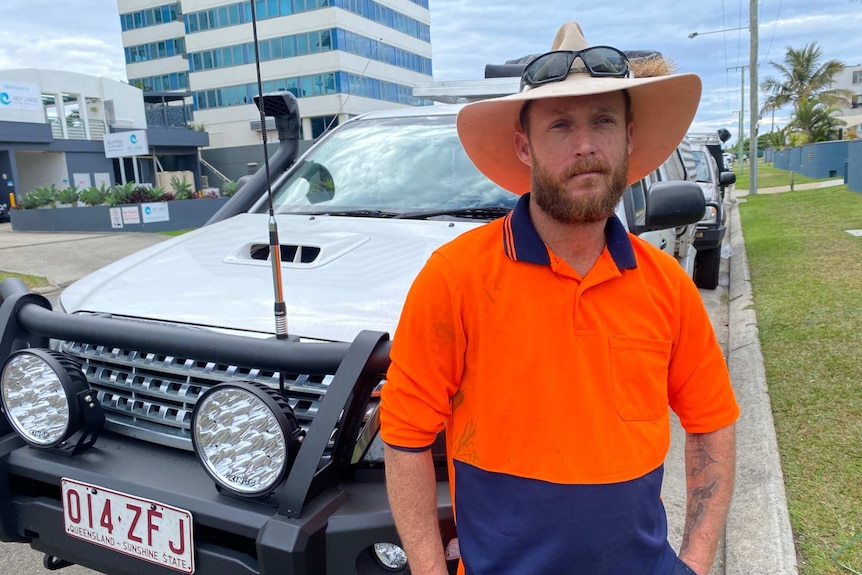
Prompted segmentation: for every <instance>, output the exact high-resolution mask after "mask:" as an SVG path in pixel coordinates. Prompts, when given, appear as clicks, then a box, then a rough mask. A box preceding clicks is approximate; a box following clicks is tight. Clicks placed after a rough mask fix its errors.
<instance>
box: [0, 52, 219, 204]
mask: <svg viewBox="0 0 862 575" xmlns="http://www.w3.org/2000/svg"><path fill="white" fill-rule="evenodd" d="M172 97H174V96H173V95H171V94H164V93H156V92H142V91H141V90H139V89H137V88H135V87H133V86H129V85H128V84H124V83H122V82H117V81H115V80H109V79H107V78H100V77H97V76H89V75H86V74H78V73H76V72H67V71H59V70H40V69H30V68H28V69H19V70H0V203H5V202H6V201H7V199H11V198H9V196H10V194H11V195H14V196H15V198H17V200H16V201H18V200H20V199H21V198H22V197H23V196H24V195H25V194H27V193H29V192H31V191H33V190H34V189H36V188H39V187H42V186H51V185H53V186H54V187H56V188H57V189H64V188H68V187H72V186H77V187H78V188H80V189H85V188H89V187H100V186H103V185H104V186H105V187H110V186H112V185H113V184H116V183H125V182H126V181H136V182H146V183H156V182H157V172H159V171H173V170H188V171H190V172H192V174H193V175H194V179H195V189H200V188H201V186H202V179H201V173H200V167H199V163H198V150H199V148H200V147H203V146H206V145H207V143H208V139H207V135H206V134H205V133H202V132H199V131H195V130H189V129H188V127H187V125H186V122H185V119H184V118H183V116H182V115H181V114H180V115H179V116H178V117H177V115H176V114H175V112H177V111H181V110H182V108H176V107H173V106H170V99H171V98H172ZM123 132H128V133H129V134H128V135H129V137H131V136H132V135H135V137H138V136H140V138H141V141H140V145H139V146H137V148H139V149H138V150H137V152H136V153H135V154H134V155H132V154H122V153H120V154H113V153H109V152H108V146H106V140H110V139H112V138H111V136H116V135H118V134H120V133H123ZM113 139H116V138H113ZM121 139H122V137H121ZM140 148H143V149H140ZM10 203H11V202H10Z"/></svg>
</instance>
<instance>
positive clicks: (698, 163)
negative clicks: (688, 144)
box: [691, 151, 712, 183]
mask: <svg viewBox="0 0 862 575" xmlns="http://www.w3.org/2000/svg"><path fill="white" fill-rule="evenodd" d="M691 154H692V156H694V167H695V170H696V171H697V181H698V182H707V183H712V180H710V179H709V164H707V162H708V161H709V160H708V159H707V156H706V152H700V151H693V152H692V153H691Z"/></svg>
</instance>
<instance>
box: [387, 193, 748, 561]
mask: <svg viewBox="0 0 862 575" xmlns="http://www.w3.org/2000/svg"><path fill="white" fill-rule="evenodd" d="M605 233H606V237H607V246H606V248H605V249H604V251H603V253H602V254H601V255H600V257H599V258H598V260H597V261H596V262H595V264H594V266H593V268H592V269H591V270H590V271H589V272H588V273H587V274H586V276H585V277H583V278H582V277H580V276H579V274H577V273H576V272H575V271H574V270H573V269H572V268H571V267H570V266H569V265H568V264H567V263H566V262H564V261H563V260H561V259H560V258H558V257H557V256H555V255H554V254H553V253H551V251H550V250H549V249H548V248H547V247H546V246H545V245H544V243H543V242H542V241H541V239H540V238H539V236H538V233H537V232H536V230H535V228H534V227H533V225H532V222H531V220H530V217H529V194H526V195H525V196H523V197H522V198H521V200H520V201H519V202H518V205H517V206H516V208H515V209H514V211H513V212H511V213H510V214H509V215H508V216H506V217H505V218H502V219H500V220H496V221H494V222H491V223H489V224H487V225H485V226H482V227H481V228H478V229H476V230H473V231H470V232H468V233H466V234H464V235H462V236H460V237H458V238H456V239H455V240H453V241H452V242H450V243H449V244H446V245H444V246H442V247H441V248H439V249H438V250H437V251H435V252H434V253H433V254H432V256H431V257H430V258H429V260H428V262H427V264H426V266H425V267H424V269H423V270H422V271H421V272H420V274H419V275H418V277H417V278H416V281H415V282H414V284H413V287H412V288H411V290H410V293H409V295H408V297H407V301H406V303H405V306H404V310H403V312H402V315H401V320H400V323H399V326H398V329H397V331H396V334H395V338H394V340H393V346H392V351H391V358H392V364H391V366H390V368H389V372H388V375H387V383H386V385H385V386H384V387H383V391H382V403H381V426H382V428H381V435H382V438H383V440H384V441H385V442H386V443H387V444H388V445H390V446H391V447H393V448H396V449H402V450H409V451H420V450H425V449H428V448H429V447H430V446H431V444H432V443H433V442H434V439H435V437H436V436H437V434H438V433H439V432H440V431H442V430H443V428H444V427H445V429H446V439H447V451H448V457H449V460H450V482H451V485H452V488H453V502H454V504H455V513H456V518H457V525H458V537H459V542H460V546H461V552H462V557H463V561H464V567H465V568H466V572H467V573H477V574H480V573H489V574H490V573H494V574H495V575H500V574H504V573H512V574H513V575H514V574H515V573H527V572H532V573H552V572H553V573H564V572H565V573H580V572H585V573H587V572H588V573H604V572H607V573H616V574H625V573H633V574H634V573H638V574H654V575H664V574H665V573H668V574H669V573H671V572H672V561H673V560H674V559H675V556H674V554H673V552H672V550H670V549H669V547H668V545H667V541H666V532H667V527H666V517H665V515H664V509H663V507H662V506H661V502H660V498H659V496H660V489H661V476H662V472H663V469H662V463H663V461H664V459H665V456H666V454H667V450H668V446H669V443H670V421H669V413H668V407H670V408H671V409H673V410H674V411H675V412H676V413H677V415H678V416H679V418H680V421H681V423H682V425H683V427H684V428H685V429H686V430H687V431H689V432H691V433H707V432H711V431H715V430H718V429H720V428H723V427H726V426H727V425H730V424H732V423H733V422H734V421H735V420H736V418H737V417H738V414H739V408H738V406H737V404H736V401H735V398H734V394H733V390H732V388H731V385H730V379H729V376H728V372H727V367H726V364H725V360H724V357H723V355H722V353H721V350H720V348H719V346H718V344H717V342H716V339H715V335H714V332H713V329H712V326H711V324H710V322H709V318H708V316H707V313H706V310H705V309H704V306H703V303H702V301H701V298H700V294H699V293H698V291H697V289H696V287H695V286H694V284H693V283H692V281H691V279H690V278H689V277H688V276H687V275H686V273H685V271H684V270H683V269H682V268H681V267H680V265H679V264H678V263H677V262H676V260H674V259H673V258H671V257H670V256H668V255H667V254H664V253H662V252H660V251H659V250H657V249H655V248H654V247H652V246H650V245H649V244H648V243H646V242H644V241H643V240H640V239H639V238H637V237H636V236H633V235H631V234H628V233H627V232H626V231H625V229H624V228H623V226H622V224H621V223H620V222H619V220H618V219H617V218H616V217H612V218H610V219H609V220H608V223H607V226H606V232H605ZM456 493H457V497H456ZM465 494H469V495H465ZM537 537H538V539H536V538H537ZM548 538H550V539H551V540H558V542H559V545H556V546H554V545H552V544H551V545H550V547H549V543H548V541H547V539H548ZM525 547H526V548H527V549H531V550H532V551H533V552H529V553H527V555H528V557H529V561H527V562H525V563H518V561H520V560H522V559H523V557H524V552H523V550H524V548H525ZM512 549H518V550H519V551H518V553H519V555H517V556H513V555H512ZM539 549H541V552H539V551H538V550H539ZM501 557H502V558H501ZM562 565H566V566H567V567H566V568H565V569H562V570H558V569H561V566H562ZM578 565H582V566H583V569H582V570H578V568H576V566H578ZM602 565H603V566H604V567H602V568H601V569H599V568H598V566H602ZM524 569H526V570H524Z"/></svg>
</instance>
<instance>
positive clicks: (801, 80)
mask: <svg viewBox="0 0 862 575" xmlns="http://www.w3.org/2000/svg"><path fill="white" fill-rule="evenodd" d="M822 60H823V50H821V49H820V47H819V46H818V45H817V42H812V43H811V44H809V45H807V46H805V48H803V49H801V50H796V49H794V48H792V47H790V46H788V47H787V54H786V55H785V56H784V63H783V64H779V63H777V62H772V61H770V62H769V63H770V64H772V65H773V66H775V67H776V68H777V69H778V71H779V72H780V73H781V76H782V77H780V78H773V77H771V76H770V77H767V78H766V79H765V80H764V81H763V82H761V84H760V89H761V90H762V91H763V92H766V93H768V94H770V96H769V97H768V98H767V99H766V102H764V105H763V109H762V110H761V113H762V112H768V111H774V110H777V109H779V108H782V107H784V106H786V105H788V104H792V105H793V108H794V111H795V110H796V109H797V108H798V106H799V103H800V102H801V101H803V100H806V101H809V102H815V101H816V102H821V103H823V104H824V105H826V106H828V107H833V108H837V107H844V108H846V107H849V106H850V104H851V103H850V99H851V98H852V97H853V93H852V92H850V91H849V90H842V89H833V88H830V86H831V85H832V82H833V81H834V79H835V76H836V75H837V74H839V73H840V72H842V71H843V70H844V63H843V62H840V61H839V60H827V61H826V62H822Z"/></svg>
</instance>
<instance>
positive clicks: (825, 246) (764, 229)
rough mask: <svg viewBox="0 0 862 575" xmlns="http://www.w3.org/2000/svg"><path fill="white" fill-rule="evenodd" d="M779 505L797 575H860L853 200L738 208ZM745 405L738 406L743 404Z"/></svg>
mask: <svg viewBox="0 0 862 575" xmlns="http://www.w3.org/2000/svg"><path fill="white" fill-rule="evenodd" d="M739 211H740V216H741V218H742V223H743V230H744V233H745V247H746V252H747V255H748V260H749V267H750V273H751V283H752V290H753V294H754V307H755V310H756V312H757V320H758V326H759V329H760V340H761V344H762V347H763V357H764V363H765V366H766V378H767V384H768V387H769V395H770V398H771V401H772V411H773V415H774V418H775V430H776V434H777V436H778V445H779V451H780V453H781V461H782V467H783V470H784V474H785V481H786V489H787V498H788V507H789V510H790V518H791V523H792V525H793V531H794V535H795V539H796V545H797V550H798V552H799V557H800V572H801V573H802V574H803V575H842V574H846V573H848V572H852V573H860V572H862V540H857V541H855V542H853V543H852V544H851V545H849V547H848V548H847V549H846V550H844V551H842V553H841V554H840V556H839V557H838V560H839V561H840V562H841V563H843V564H844V565H846V566H848V567H849V568H850V569H847V570H845V568H843V567H841V566H839V565H838V564H836V562H835V561H834V560H833V558H832V555H833V553H835V552H836V551H838V550H839V549H841V547H842V546H844V545H845V544H847V543H849V542H851V540H853V538H854V537H855V536H857V535H858V534H860V533H862V354H860V350H862V281H860V278H862V238H860V237H855V236H853V235H851V234H848V233H847V232H846V230H848V229H860V228H862V194H858V193H854V192H850V191H848V190H847V188H846V186H841V187H836V188H826V189H822V190H809V191H796V192H793V193H785V194H770V195H762V196H753V197H752V196H749V197H747V198H746V201H745V203H741V204H740V206H739ZM743 408H744V406H743Z"/></svg>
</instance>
